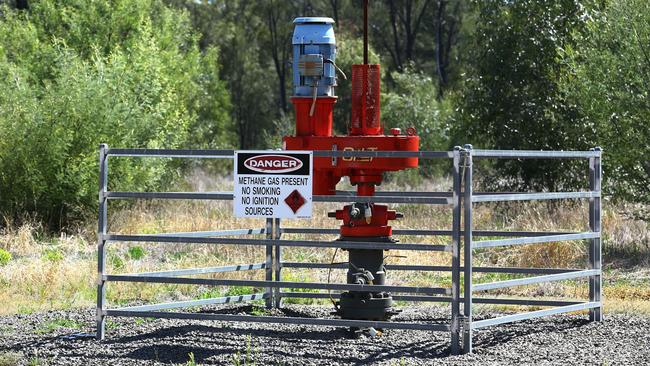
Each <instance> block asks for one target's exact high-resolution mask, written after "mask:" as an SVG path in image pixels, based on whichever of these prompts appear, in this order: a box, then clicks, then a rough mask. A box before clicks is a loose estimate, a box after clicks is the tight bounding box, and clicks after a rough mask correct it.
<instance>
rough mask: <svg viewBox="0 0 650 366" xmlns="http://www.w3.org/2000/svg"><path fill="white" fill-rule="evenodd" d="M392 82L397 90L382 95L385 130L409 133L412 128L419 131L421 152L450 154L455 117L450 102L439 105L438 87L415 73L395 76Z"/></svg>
mask: <svg viewBox="0 0 650 366" xmlns="http://www.w3.org/2000/svg"><path fill="white" fill-rule="evenodd" d="M391 79H392V80H393V83H394V84H395V86H394V87H393V88H392V89H391V90H390V91H388V92H386V93H383V95H382V97H383V99H382V111H381V116H382V121H383V123H384V126H385V127H384V128H385V129H386V130H388V129H389V128H391V127H399V128H401V129H402V131H405V130H406V129H407V128H408V127H415V129H416V131H417V133H418V135H419V136H420V149H422V150H446V149H447V148H448V145H449V138H450V133H449V130H450V122H451V118H452V116H453V114H454V111H453V109H452V106H451V103H450V101H449V100H444V101H437V100H436V99H435V95H437V87H436V85H435V83H434V82H433V80H432V79H431V77H429V76H427V75H424V74H422V73H419V72H416V71H412V70H407V71H405V72H403V73H398V72H394V73H392V74H391Z"/></svg>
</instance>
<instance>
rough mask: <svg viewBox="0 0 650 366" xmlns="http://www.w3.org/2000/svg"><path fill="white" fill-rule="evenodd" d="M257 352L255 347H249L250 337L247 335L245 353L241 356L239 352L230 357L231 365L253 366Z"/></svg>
mask: <svg viewBox="0 0 650 366" xmlns="http://www.w3.org/2000/svg"><path fill="white" fill-rule="evenodd" d="M258 352H259V350H258V349H257V347H256V348H255V349H253V347H252V345H251V336H250V335H249V336H248V337H247V338H246V351H245V353H244V355H243V356H242V353H241V351H237V353H235V354H234V355H232V364H233V365H235V366H255V361H254V358H257V353H258Z"/></svg>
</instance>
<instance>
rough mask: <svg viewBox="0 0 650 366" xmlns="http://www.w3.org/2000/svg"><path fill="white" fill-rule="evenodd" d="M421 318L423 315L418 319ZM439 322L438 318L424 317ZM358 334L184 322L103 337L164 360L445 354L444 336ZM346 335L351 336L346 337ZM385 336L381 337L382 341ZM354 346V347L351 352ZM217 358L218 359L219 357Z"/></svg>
mask: <svg viewBox="0 0 650 366" xmlns="http://www.w3.org/2000/svg"><path fill="white" fill-rule="evenodd" d="M249 310H250V309H249V308H248V307H246V306H243V307H238V308H230V309H219V310H216V311H215V310H204V311H202V312H210V313H222V314H223V313H230V314H232V313H239V314H241V313H248V312H249ZM274 315H281V316H282V315H283V316H287V317H295V316H300V317H317V316H318V315H316V316H315V315H314V314H309V312H303V311H296V310H293V309H288V308H285V309H282V310H280V311H277V313H276V314H274ZM422 320H425V319H422ZM426 320H427V321H441V320H442V319H426ZM350 338H356V337H354V336H353V333H351V332H350V331H349V330H348V329H345V328H334V329H332V328H321V329H319V328H318V327H312V326H300V325H291V328H288V329H287V330H281V329H271V328H269V329H255V328H254V329H246V328H236V327H231V325H230V324H229V323H224V324H223V325H214V326H211V325H204V324H187V325H179V326H171V327H166V328H158V329H155V330H152V331H150V332H148V333H144V334H138V335H130V336H123V337H116V338H112V339H109V340H107V341H106V343H107V344H111V345H112V346H118V347H125V348H128V349H129V352H128V353H127V354H124V355H123V356H122V357H125V358H128V359H132V360H143V361H145V360H156V361H158V362H163V363H173V364H178V363H181V364H183V363H185V362H187V360H188V355H189V353H193V354H194V357H195V359H196V360H200V362H201V363H209V362H210V361H214V362H223V360H224V359H232V360H241V359H244V358H247V357H250V358H251V359H252V360H256V359H257V360H259V359H260V358H262V359H264V360H283V359H291V360H295V359H296V357H297V356H298V355H297V354H296V352H297V351H299V352H300V355H299V356H298V357H299V358H301V359H304V360H309V362H311V363H317V364H318V363H323V364H332V363H351V364H356V365H370V364H376V363H377V362H381V361H386V360H399V359H401V358H409V359H413V358H415V359H435V358H441V357H446V356H448V355H449V345H448V337H447V334H445V335H444V336H442V337H432V338H433V339H426V338H425V339H426V340H423V338H419V337H418V339H417V340H416V339H413V342H412V343H407V344H405V345H404V344H403V343H402V344H403V345H401V346H395V345H393V344H392V342H391V339H390V338H389V336H387V337H382V338H379V339H368V338H363V337H362V338H359V339H350ZM348 340H349V341H348ZM382 340H383V341H382ZM351 349H354V350H355V352H350V350H351ZM217 360H220V361H217Z"/></svg>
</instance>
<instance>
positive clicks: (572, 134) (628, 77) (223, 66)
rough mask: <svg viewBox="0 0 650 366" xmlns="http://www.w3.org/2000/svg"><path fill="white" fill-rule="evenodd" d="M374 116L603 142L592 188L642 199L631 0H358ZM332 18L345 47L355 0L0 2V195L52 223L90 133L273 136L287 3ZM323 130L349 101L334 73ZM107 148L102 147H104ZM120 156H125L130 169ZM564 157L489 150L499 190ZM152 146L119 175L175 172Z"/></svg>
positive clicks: (347, 49) (537, 140) (643, 163)
mask: <svg viewBox="0 0 650 366" xmlns="http://www.w3.org/2000/svg"><path fill="white" fill-rule="evenodd" d="M370 12H371V14H370V19H371V30H372V34H371V46H372V53H371V55H372V57H371V59H372V61H373V62H381V63H382V66H383V70H384V73H383V75H384V76H383V79H384V82H383V89H384V91H383V105H382V108H383V110H382V116H383V122H384V124H385V125H386V126H387V127H408V126H415V127H416V128H417V130H418V131H419V132H420V135H421V137H422V148H424V149H448V148H450V147H452V146H454V145H458V144H464V143H473V144H474V145H475V147H477V148H497V149H513V148H516V149H588V148H590V147H594V146H602V147H603V148H604V150H605V152H606V157H607V159H606V161H605V179H606V185H605V186H606V189H607V191H608V192H609V193H611V194H612V195H614V197H615V198H617V199H627V200H636V201H644V202H647V201H648V199H650V190H649V188H648V184H647V182H648V180H649V178H650V161H649V160H648V159H647V158H646V157H644V153H648V152H649V151H648V149H649V148H648V144H647V143H646V141H647V140H648V137H650V136H649V135H650V128H648V126H647V120H648V117H650V102H649V100H650V96H649V94H648V92H649V87H648V85H650V56H649V55H650V49H649V48H650V46H649V45H650V5H649V3H648V2H647V1H645V0H603V1H596V0H559V1H557V0H553V1H551V0H524V1H516V2H509V1H502V0H486V1H468V0H465V1H449V0H383V1H373V2H371V9H370ZM309 15H327V16H331V17H333V18H334V19H335V20H336V32H337V38H338V42H339V54H338V62H339V64H340V66H341V67H342V68H343V69H344V70H346V71H348V72H349V70H350V66H351V65H352V64H353V63H357V62H360V55H361V53H362V52H361V47H362V45H361V42H360V39H361V37H360V36H361V34H360V25H361V22H360V19H361V1H359V0H327V1H326V0H300V1H278V0H264V1H239V0H230V1H207V0H204V1H194V0H192V1H190V0H135V1H127V0H111V1H109V0H97V1H83V0H73V1H62V0H33V1H14V0H2V1H0V136H2V138H1V139H0V212H2V214H3V216H4V217H6V218H8V219H9V220H10V221H12V222H16V221H21V220H23V219H25V217H36V218H37V219H38V220H41V221H43V222H44V223H45V224H46V226H47V227H49V228H53V229H58V228H60V227H65V226H66V225H69V224H70V223H73V222H75V221H78V220H83V219H84V218H85V217H86V216H87V215H88V212H91V211H89V210H90V209H92V208H94V205H95V201H96V200H95V195H96V194H95V191H96V181H97V161H96V160H97V159H96V156H97V146H98V144H99V143H100V142H106V143H108V144H109V145H111V146H122V147H151V148H155V147H165V148H178V147H193V148H223V147H228V148H233V147H234V148H276V147H278V146H279V142H280V139H281V136H282V135H285V134H290V133H292V128H293V126H292V124H293V118H292V113H293V111H292V107H291V104H290V102H289V97H290V95H291V85H290V82H291V80H290V75H291V74H290V72H291V65H290V64H289V62H288V61H289V59H290V52H291V42H290V36H291V32H292V28H293V25H292V19H293V18H295V17H297V16H309ZM340 84H341V85H340V87H339V88H338V94H339V96H340V100H339V103H338V104H337V109H336V115H335V126H336V129H337V131H338V132H341V133H343V132H345V130H346V125H347V123H348V118H349V108H350V103H349V90H348V89H349V84H348V83H347V81H345V80H341V83H340ZM116 163H117V162H116ZM137 164H147V165H146V166H142V165H139V166H138V167H139V169H133V168H135V167H136V165H137ZM567 164H568V163H564V164H557V162H553V164H552V165H551V164H550V163H549V164H545V163H540V164H537V165H531V164H527V165H522V164H520V162H517V161H509V162H500V163H499V164H497V165H494V166H490V167H488V168H489V169H496V170H495V171H496V172H497V173H498V175H495V176H502V177H503V178H502V179H496V180H494V181H493V182H485V183H486V184H487V183H490V184H496V185H502V186H508V187H507V188H509V189H549V190H556V189H570V188H574V187H575V184H576V181H577V178H579V177H583V176H584V172H583V171H581V170H579V171H578V173H579V174H574V173H572V170H571V169H569V168H571V166H570V165H567ZM184 168H187V167H181V166H178V165H177V164H175V165H173V164H171V163H170V162H168V161H158V162H149V161H147V162H146V163H143V162H135V161H127V160H124V161H122V162H120V163H118V164H114V165H113V167H112V169H114V171H116V174H115V177H119V181H118V184H120V186H121V187H124V189H151V188H157V187H159V186H160V185H161V184H165V183H169V182H174V181H175V180H177V178H178V176H180V175H181V173H183V172H184V170H183V169H184Z"/></svg>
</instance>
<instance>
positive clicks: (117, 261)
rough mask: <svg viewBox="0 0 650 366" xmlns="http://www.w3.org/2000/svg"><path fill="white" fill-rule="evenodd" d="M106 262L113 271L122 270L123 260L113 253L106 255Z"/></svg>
mask: <svg viewBox="0 0 650 366" xmlns="http://www.w3.org/2000/svg"><path fill="white" fill-rule="evenodd" d="M108 261H109V263H110V264H111V266H112V267H113V269H116V270H119V269H122V268H124V260H123V259H122V258H121V257H120V256H119V255H117V254H115V253H110V254H109V255H108Z"/></svg>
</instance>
